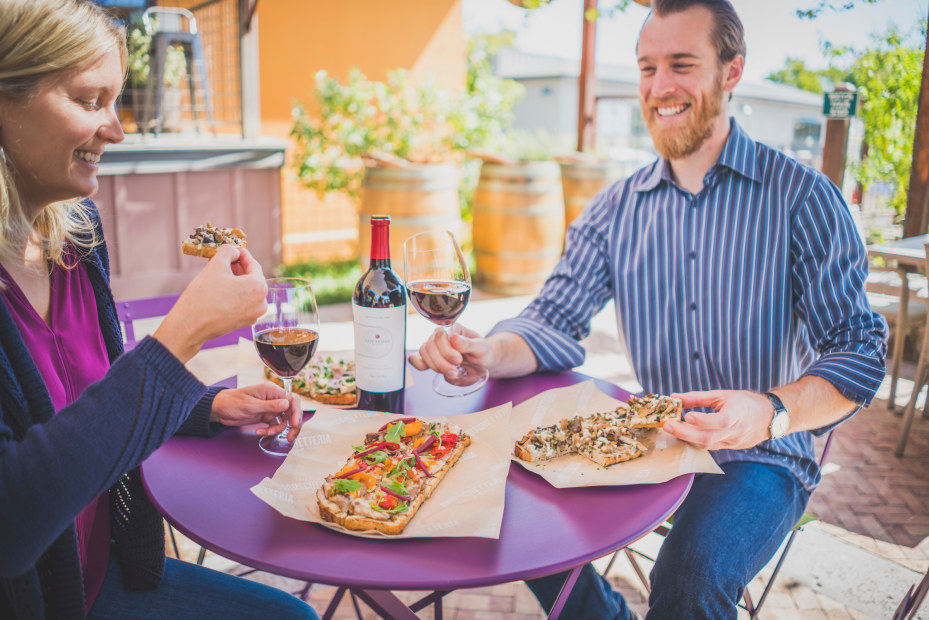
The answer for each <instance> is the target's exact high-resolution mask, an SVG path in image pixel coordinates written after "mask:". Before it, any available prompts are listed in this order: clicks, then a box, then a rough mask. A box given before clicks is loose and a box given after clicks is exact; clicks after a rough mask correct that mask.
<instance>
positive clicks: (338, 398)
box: [264, 355, 358, 406]
mask: <svg viewBox="0 0 929 620" xmlns="http://www.w3.org/2000/svg"><path fill="white" fill-rule="evenodd" d="M264 371H265V377H266V378H267V379H268V380H269V381H271V382H273V383H276V384H278V385H283V382H282V381H281V379H280V378H279V377H278V376H277V375H275V374H274V373H273V372H271V371H270V370H269V369H268V368H265V369H264ZM293 391H294V392H296V393H297V394H300V395H301V396H306V397H307V398H312V399H313V400H315V401H317V402H320V403H323V404H326V405H340V406H351V405H355V404H356V403H357V402H358V387H357V386H356V385H355V362H354V361H352V360H347V359H338V358H333V357H332V356H329V355H327V356H326V357H320V358H318V359H316V360H315V361H313V362H312V363H310V364H308V365H307V366H306V367H304V368H303V370H301V371H300V372H299V373H298V374H297V376H296V377H294V379H293Z"/></svg>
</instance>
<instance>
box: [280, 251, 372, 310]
mask: <svg viewBox="0 0 929 620" xmlns="http://www.w3.org/2000/svg"><path fill="white" fill-rule="evenodd" d="M275 274H276V275H279V276H285V277H295V278H307V279H308V280H309V281H310V282H311V283H312V285H313V292H315V293H316V303H318V304H319V305H321V306H324V305H327V304H338V303H343V302H347V301H351V300H352V291H354V290H355V284H356V283H357V282H358V279H359V278H361V266H360V265H359V264H358V261H357V260H343V261H332V262H322V261H307V262H300V263H294V264H292V265H281V266H280V267H278V268H277V269H276V270H275Z"/></svg>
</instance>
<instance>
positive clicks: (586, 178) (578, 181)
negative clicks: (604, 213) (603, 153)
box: [561, 161, 623, 229]
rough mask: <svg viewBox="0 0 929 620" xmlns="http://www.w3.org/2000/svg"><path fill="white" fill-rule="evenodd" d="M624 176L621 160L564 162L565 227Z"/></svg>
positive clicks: (562, 176) (562, 182)
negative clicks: (600, 193) (592, 200)
mask: <svg viewBox="0 0 929 620" xmlns="http://www.w3.org/2000/svg"><path fill="white" fill-rule="evenodd" d="M622 177H623V167H622V164H620V163H619V162H614V161H597V162H570V163H568V162H564V163H562V164H561V185H562V188H563V190H564V218H565V228H566V229H567V227H568V226H570V225H571V222H573V221H574V220H576V219H577V217H578V216H579V215H580V214H581V211H583V210H584V208H585V207H587V205H588V204H590V201H591V199H592V198H593V197H594V196H596V195H597V193H598V192H599V191H600V190H601V189H603V188H604V187H606V186H607V185H611V184H612V183H613V182H615V181H618V180H619V179H620V178H622Z"/></svg>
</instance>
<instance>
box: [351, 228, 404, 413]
mask: <svg viewBox="0 0 929 620" xmlns="http://www.w3.org/2000/svg"><path fill="white" fill-rule="evenodd" d="M352 316H353V318H354V323H355V383H356V385H357V386H358V408H359V409H369V410H374V411H387V412H391V413H403V389H404V388H405V387H406V291H405V290H404V286H403V281H402V280H401V279H400V276H398V275H397V274H396V272H395V271H394V270H393V269H391V268H390V217H389V216H386V215H372V216H371V265H370V267H368V270H367V271H366V272H365V273H364V275H362V276H361V279H360V280H358V284H356V285H355V292H354V295H353V296H352Z"/></svg>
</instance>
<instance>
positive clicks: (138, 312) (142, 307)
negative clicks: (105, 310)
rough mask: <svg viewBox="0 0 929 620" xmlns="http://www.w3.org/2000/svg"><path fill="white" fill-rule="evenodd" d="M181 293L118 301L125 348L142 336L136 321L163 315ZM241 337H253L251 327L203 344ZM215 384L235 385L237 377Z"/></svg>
mask: <svg viewBox="0 0 929 620" xmlns="http://www.w3.org/2000/svg"><path fill="white" fill-rule="evenodd" d="M178 297H180V295H164V296H161V297H145V298H142V299H131V300H129V301H117V302H116V316H117V317H118V318H119V322H120V323H122V326H123V332H124V333H125V344H124V346H125V348H126V351H131V350H132V349H133V348H135V346H136V345H137V344H138V342H139V340H141V338H137V337H136V334H135V325H134V324H133V322H134V321H138V320H141V319H153V318H157V317H163V316H164V315H166V314H167V313H168V311H169V310H171V308H173V307H174V303H175V302H176V301H177V298H178ZM239 338H247V339H248V340H251V339H252V330H251V328H250V327H243V328H242V329H237V330H236V331H234V332H230V333H228V334H226V335H225V336H220V337H219V338H214V339H213V340H209V341H207V343H206V344H204V345H203V348H204V349H212V348H214V347H225V346H228V345H233V344H236V343H237V342H239ZM215 385H221V386H223V387H235V385H236V384H235V377H228V378H226V379H223V380H222V381H218V382H217V383H216V384H215Z"/></svg>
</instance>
